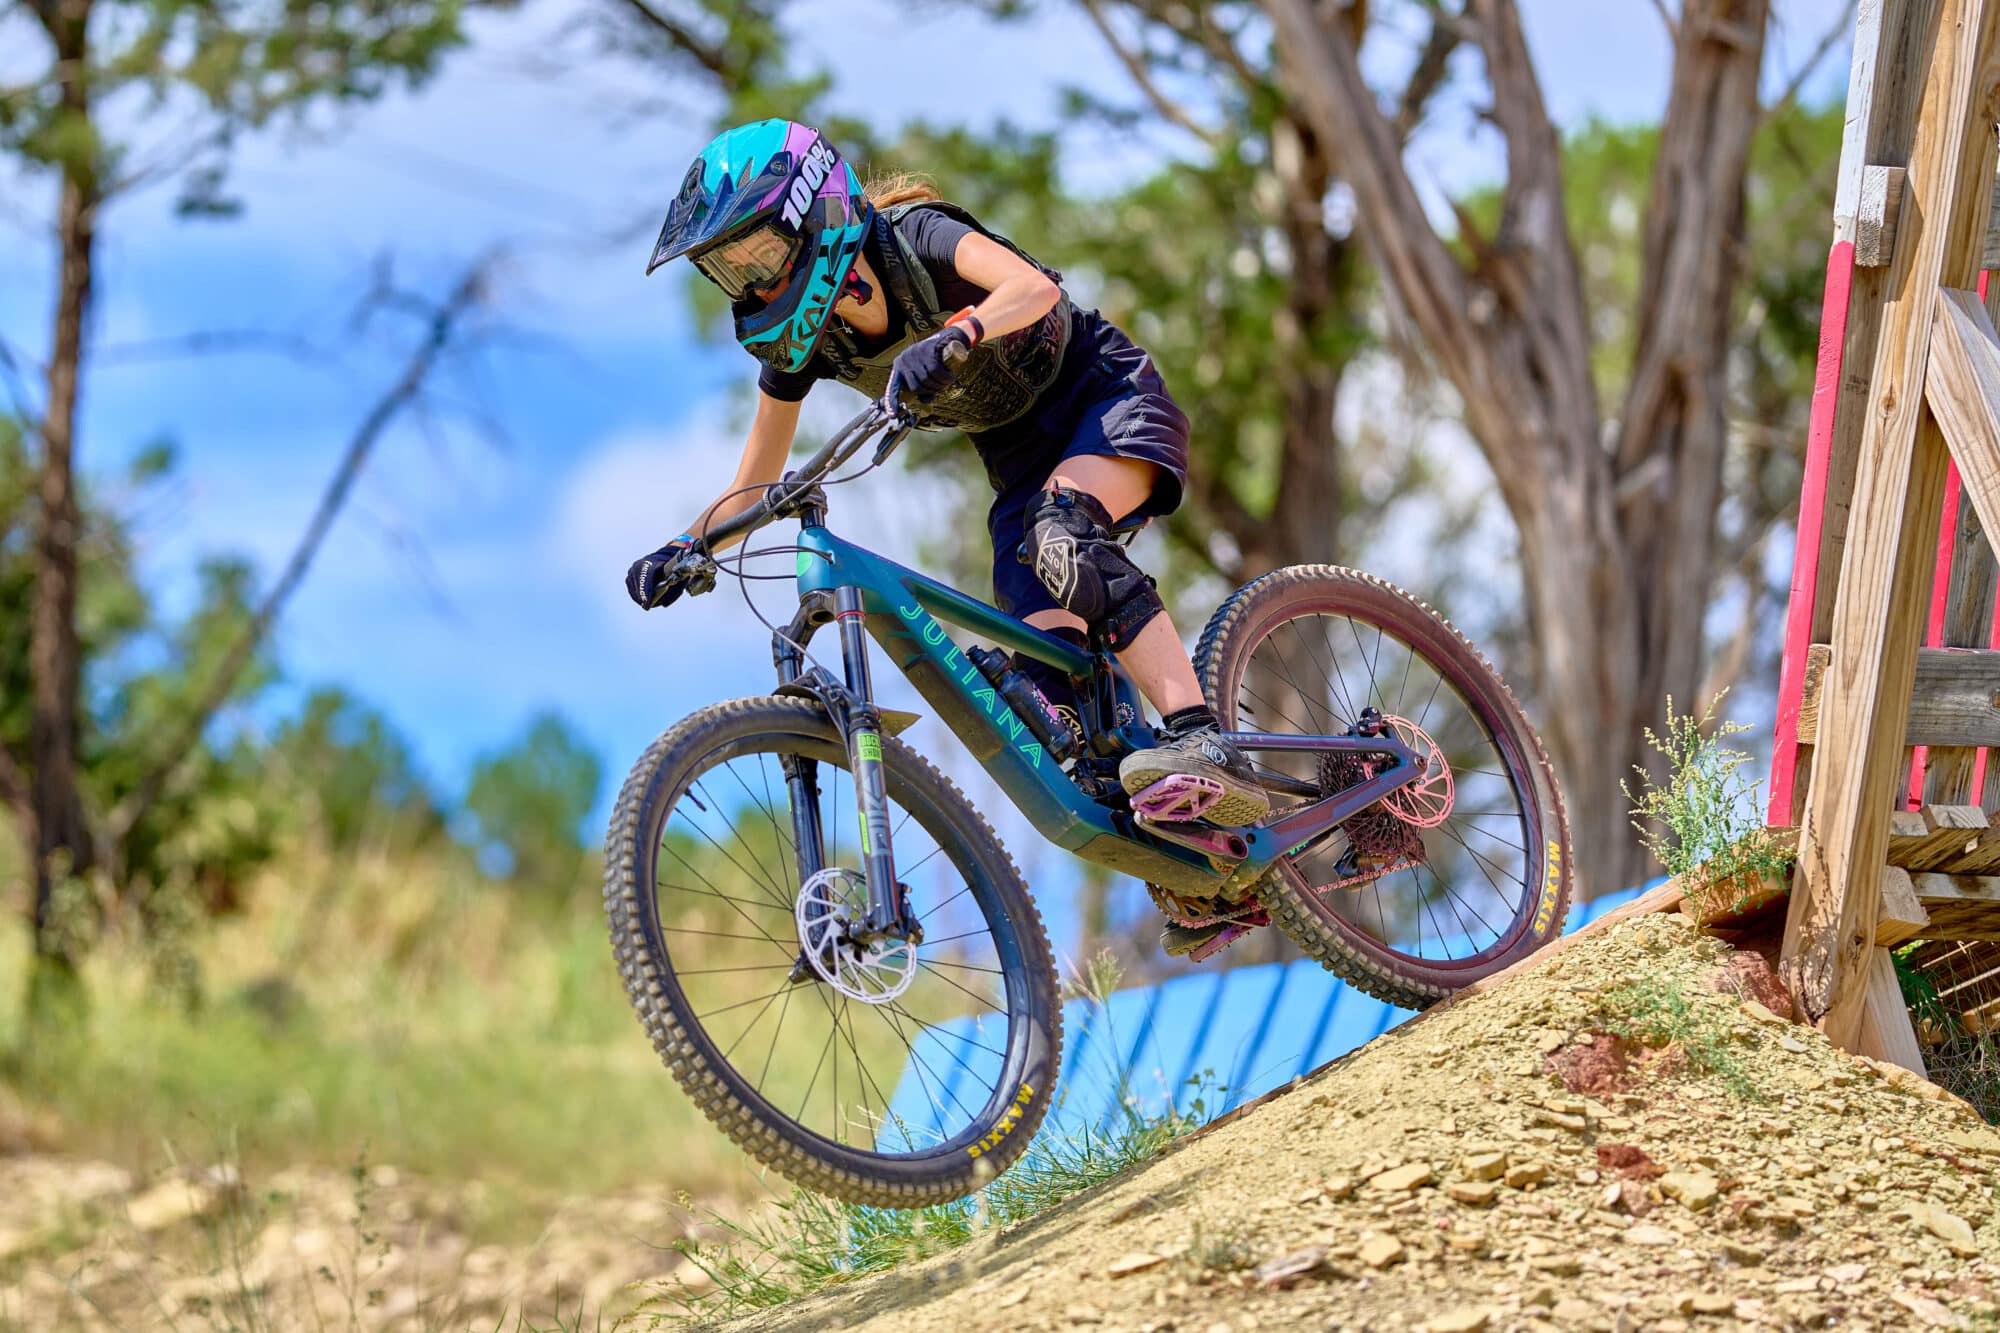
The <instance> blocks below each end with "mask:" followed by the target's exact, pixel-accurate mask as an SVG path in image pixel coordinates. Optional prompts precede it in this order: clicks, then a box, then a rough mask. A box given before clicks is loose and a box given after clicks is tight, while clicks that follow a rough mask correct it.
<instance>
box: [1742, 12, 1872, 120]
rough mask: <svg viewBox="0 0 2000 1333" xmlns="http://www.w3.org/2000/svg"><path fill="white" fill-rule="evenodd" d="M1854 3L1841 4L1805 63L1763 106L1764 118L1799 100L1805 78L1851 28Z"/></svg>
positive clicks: (1778, 112)
mask: <svg viewBox="0 0 2000 1333" xmlns="http://www.w3.org/2000/svg"><path fill="white" fill-rule="evenodd" d="M1856 3H1857V0H1847V3H1846V4H1845V5H1843V6H1841V10H1840V17H1839V18H1838V19H1836V20H1834V21H1833V22H1832V23H1831V24H1829V25H1827V29H1826V31H1825V32H1823V33H1821V34H1820V38H1819V42H1818V44H1817V45H1815V46H1814V47H1813V50H1812V54H1811V55H1809V56H1807V57H1806V62H1805V64H1803V65H1801V66H1799V68H1798V72H1797V73H1795V74H1793V75H1792V77H1791V81H1790V82H1789V83H1787V84H1786V85H1785V91H1784V92H1782V93H1780V94H1778V97H1777V100H1775V101H1773V102H1772V103H1771V104H1770V105H1769V106H1766V107H1765V108H1764V110H1763V111H1762V113H1761V115H1762V117H1763V118H1764V119H1765V120H1769V119H1770V118H1771V117H1772V116H1776V115H1782V114H1783V113H1784V112H1785V111H1786V110H1788V109H1789V108H1790V107H1791V105H1792V103H1794V102H1796V101H1798V100H1799V93H1800V92H1801V91H1803V90H1804V88H1805V86H1806V80H1808V79H1810V78H1811V77H1812V76H1813V74H1814V73H1815V72H1816V71H1817V70H1818V69H1819V67H1820V66H1821V65H1822V64H1824V63H1825V62H1826V58H1827V56H1828V55H1829V54H1830V53H1831V52H1832V50H1833V48H1834V47H1835V46H1836V45H1837V44H1838V43H1839V42H1840V39H1841V36H1842V35H1843V34H1845V33H1847V32H1849V31H1850V30H1852V29H1853V27H1854V9H1855V5H1856Z"/></svg>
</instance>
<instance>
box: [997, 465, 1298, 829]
mask: <svg viewBox="0 0 2000 1333" xmlns="http://www.w3.org/2000/svg"><path fill="white" fill-rule="evenodd" d="M1155 472H1156V469H1155V467H1154V465H1153V464H1151V463H1149V462H1147V461H1145V460H1143V459H1137V458H1130V457H1115V456H1105V455H1091V454H1084V455H1073V456H1071V457H1068V458H1065V459H1063V460H1062V462H1061V464H1060V465H1059V466H1058V467H1057V468H1056V470H1055V472H1054V473H1053V474H1052V475H1051V476H1050V478H1049V481H1048V486H1047V488H1046V489H1045V490H1044V491H1043V492H1042V494H1041V496H1040V497H1039V501H1038V503H1037V504H1036V506H1035V508H1034V509H1033V510H1031V511H1030V513H1029V515H1028V522H1027V553H1028V555H1029V557H1030V564H1031V566H1032V568H1033V569H1034V572H1035V576H1036V577H1037V578H1038V579H1039V580H1040V581H1041V582H1042V584H1043V585H1044V586H1045V587H1046V588H1047V589H1048V591H1049V593H1050V595H1051V596H1052V597H1053V598H1054V600H1055V601H1056V603H1057V604H1058V606H1059V607H1061V608H1062V610H1063V611H1064V612H1067V613H1068V616H1067V617H1066V619H1067V623H1069V624H1072V625H1074V624H1084V625H1086V626H1088V627H1089V628H1091V629H1094V630H1098V631H1101V632H1102V633H1103V634H1104V635H1105V637H1106V639H1107V640H1108V641H1109V642H1110V643H1111V646H1112V648H1113V649H1114V650H1115V651H1116V652H1117V653H1118V660H1119V662H1120V664H1122V665H1123V666H1124V667H1125V669H1126V670H1127V671H1129V672H1131V674H1132V677H1133V679H1134V681H1135V682H1136V683H1137V684H1138V686H1139V688H1140V690H1141V691H1143V692H1144V693H1145V695H1146V697H1147V698H1148V699H1149V700H1150V701H1151V702H1152V704H1153V706H1154V707H1155V708H1157V709H1159V710H1160V713H1161V716H1162V720H1163V722H1164V732H1163V735H1162V737H1161V743H1160V744H1159V745H1157V746H1155V747H1153V748H1152V749H1149V750H1142V751H1139V752H1138V753H1136V754H1133V755H1128V756H1127V757H1126V758H1125V760H1124V761H1123V762H1122V763H1121V764H1120V765H1119V770H1118V775H1119V780H1120V781H1121V782H1122V783H1123V784H1124V786H1125V789H1126V790H1127V791H1130V792H1134V793H1137V792H1139V791H1141V790H1144V789H1145V788H1147V787H1150V786H1152V785H1153V784H1154V783H1156V782H1159V781H1161V780H1162V779H1166V778H1180V779H1192V780H1195V781H1194V782H1193V783H1192V784H1191V785H1193V786H1196V787H1199V786H1200V785H1202V784H1203V783H1214V784H1216V785H1218V786H1219V787H1220V788H1221V791H1222V795H1221V797H1220V799H1219V800H1217V801H1216V803H1215V805H1214V806H1213V808H1212V809H1211V810H1210V812H1209V816H1208V817H1209V818H1212V819H1214V820H1216V821H1217V822H1218V823H1227V824H1247V823H1250V822H1252V821H1254V820H1257V819H1260V818H1262V817H1263V815H1264V813H1265V811H1267V810H1268V809H1270V798H1269V797H1268V796H1267V795H1266V794H1265V792H1264V790H1263V788H1262V787H1261V786H1259V785H1258V783H1257V781H1256V774H1255V770H1254V769H1253V768H1252V766H1251V764H1250V762H1249V761H1248V760H1247V759H1246V758H1245V757H1244V756H1243V754H1242V753H1241V752H1240V751H1238V750H1237V749H1236V748H1235V747H1234V746H1232V745H1230V744H1229V743H1228V742H1226V741H1224V740H1222V739H1221V737H1220V735H1219V734H1218V733H1219V728H1218V726H1217V724H1216V718H1215V714H1214V713H1213V712H1211V711H1210V710H1209V707H1208V704H1207V702H1206V701H1205V700H1204V699H1203V697H1202V693H1201V685H1200V683H1199V682H1198V681H1197V680H1196V679H1195V674H1194V665H1193V663H1192V662H1190V661H1189V660H1188V655H1187V651H1186V649H1184V648H1183V647H1182V646H1181V641H1180V635H1179V634H1178V633H1177V632H1176V631H1175V630H1174V627H1173V622H1172V620H1171V618H1170V617H1169V616H1168V615H1167V613H1166V608H1165V607H1164V606H1163V605H1161V603H1160V598H1159V594H1158V593H1157V592H1156V591H1154V589H1153V586H1152V580H1151V579H1149V578H1147V577H1146V576H1145V575H1144V574H1143V573H1142V572H1141V571H1140V570H1139V567H1138V566H1137V565H1135V564H1134V563H1133V562H1132V558H1131V556H1130V555H1129V554H1128V553H1127V552H1126V550H1125V548H1124V547H1123V546H1121V545H1119V544H1118V543H1116V542H1115V541H1113V540H1112V538H1111V534H1110V526H1111V523H1112V522H1114V521H1115V519H1116V516H1119V515H1123V514H1128V513H1130V512H1132V511H1133V510H1135V509H1137V508H1138V507H1139V506H1140V505H1141V504H1143V503H1144V502H1145V501H1146V499H1147V498H1148V497H1149V496H1150V495H1151V494H1152V491H1153V487H1154V485H1155V484H1156V476H1155ZM1057 614H1058V613H1057V612H1055V611H1053V610H1048V609H1045V610H1043V611H1042V612H1040V613H1039V617H1038V616H1037V615H1030V616H1029V617H1028V620H1029V623H1031V624H1033V623H1038V620H1039V623H1041V624H1044V625H1052V624H1055V623H1061V622H1058V621H1057V620H1056V615H1057ZM1211 790H1212V788H1211Z"/></svg>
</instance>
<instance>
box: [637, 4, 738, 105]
mask: <svg viewBox="0 0 2000 1333" xmlns="http://www.w3.org/2000/svg"><path fill="white" fill-rule="evenodd" d="M622 3H623V4H624V6H625V8H626V9H628V10H630V11H631V12H632V14H633V15H634V16H635V17H637V18H638V19H639V21H640V22H642V23H644V24H645V25H646V26H648V27H650V28H652V29H653V30H654V31H656V32H658V33H660V34H661V35H663V36H664V37H666V39H667V40H668V41H669V42H671V43H673V45H674V46H675V48H676V49H678V50H680V51H682V52H684V53H686V54H687V55H688V56H690V57H692V58H693V60H694V61H695V63H697V64H699V65H700V66H701V67H702V68H703V69H705V70H707V71H708V72H709V73H710V74H713V75H714V76H715V77H716V78H718V79H720V80H721V81H722V83H723V86H725V87H728V88H731V90H732V91H733V90H734V84H735V80H734V78H733V77H732V74H731V71H730V68H729V57H728V54H727V53H726V52H725V51H724V50H723V49H722V48H721V47H720V46H718V45H716V44H715V43H713V42H706V41H703V40H702V39H701V38H700V37H698V36H696V35H695V33H694V32H693V30H691V29H690V28H688V26H687V25H686V24H684V23H682V22H680V21H679V20H678V19H676V18H674V17H673V16H672V15H670V14H665V13H662V12H661V11H660V10H658V9H656V8H654V7H653V6H652V5H650V4H648V3H647V0H622Z"/></svg>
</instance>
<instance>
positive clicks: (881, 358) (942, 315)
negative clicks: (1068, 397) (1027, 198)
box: [818, 200, 1070, 433]
mask: <svg viewBox="0 0 2000 1333" xmlns="http://www.w3.org/2000/svg"><path fill="white" fill-rule="evenodd" d="M915 208H935V209H937V210H938V211H939V212H942V213H943V214H945V216H947V217H949V218H951V219H952V220H954V221H956V222H962V223H964V224H965V225H966V226H968V227H971V228H972V229H973V230H974V231H976V232H978V233H979V234H980V235H982V236H985V237H987V238H988V239H990V240H993V241H995V242H997V243H999V244H1001V245H1004V246H1006V247H1007V248H1008V249H1009V250H1012V251H1013V252H1014V253H1015V254H1017V255H1020V256H1021V258H1023V259H1025V260H1027V261H1028V262H1029V263H1030V264H1034V266H1035V268H1036V269H1038V270H1039V271H1040V272H1042V273H1044V274H1047V275H1048V277H1049V278H1050V279H1051V280H1053V281H1055V282H1061V281H1062V275H1061V274H1060V273H1057V272H1055V271H1054V270H1053V269H1049V268H1046V267H1044V266H1043V265H1041V264H1039V263H1036V261H1035V259H1034V258H1033V257H1032V256H1031V255H1029V254H1027V253H1026V252H1024V251H1023V250H1022V249H1021V247H1019V246H1018V245H1015V244H1014V243H1013V242H1012V241H1010V240H1008V239H1007V238H1006V237H1004V236H1000V235H996V234H995V233H993V232H991V231H988V230H987V229H986V228H985V227H984V226H982V225H980V223H979V221H978V220H977V219H976V218H974V217H973V216H972V214H970V213H968V212H966V211H965V210H964V209H962V208H960V207H959V206H958V205H956V204H947V203H944V202H942V201H939V200H921V201H918V202H915V203H909V204H898V205H897V206H896V207H894V208H891V209H888V210H886V211H883V212H878V213H877V214H876V215H875V222H874V226H875V229H876V233H875V236H874V238H873V240H874V245H873V247H872V249H871V252H870V255H869V258H870V260H871V261H879V262H880V264H881V269H882V272H881V275H880V276H881V278H882V284H883V286H885V287H887V288H888V296H889V299H890V300H892V301H894V302H895V303H896V308H897V309H898V310H900V311H901V312H902V315H903V336H902V337H901V338H899V339H898V340H897V341H895V342H894V343H892V344H890V345H889V346H887V347H884V348H882V349H881V350H880V351H877V352H872V353H869V354H868V355H866V356H864V355H862V354H861V351H860V348H859V346H858V345H857V343H856V341H855V338H854V333H853V331H852V330H851V329H848V328H845V327H843V326H841V325H838V324H835V325H831V326H829V327H828V329H827V331H826V336H825V338H824V339H822V340H821V342H820V345H819V352H818V354H819V355H820V356H823V357H825V358H826V360H827V363H828V365H830V366H831V367H832V368H833V373H834V378H835V379H838V380H839V381H840V382H841V383H843V384H851V385H853V386H854V387H855V388H857V389H859V390H860V391H861V392H862V393H864V394H866V395H868V397H870V398H880V397H881V396H882V395H883V393H885V392H886V391H887V390H888V388H889V370H890V368H891V367H892V366H893V365H895V362H896V356H897V354H898V353H900V352H901V351H902V350H903V349H904V348H906V347H908V346H909V345H910V344H912V343H914V342H917V341H919V340H920V339H923V338H927V337H929V336H930V335H931V334H933V333H936V332H937V331H938V330H939V329H941V328H943V327H944V324H945V321H946V320H948V319H950V318H951V317H952V316H953V315H954V314H956V313H957V311H956V310H947V309H945V308H944V306H943V304H942V302H941V300H940V298H939V296H938V293H937V287H936V284H934V283H933V282H932V281H931V275H930V271H929V270H928V269H926V268H925V267H924V263H923V260H922V259H921V258H919V257H918V255H917V253H916V252H915V251H914V250H913V249H911V247H910V245H909V243H908V242H907V241H905V240H904V239H903V237H902V235H901V233H900V232H899V231H898V230H897V229H896V223H897V222H898V221H899V220H900V219H901V218H902V217H903V216H904V215H905V214H906V213H908V212H909V211H910V210H911V209H915ZM1069 331H1070V303H1069V295H1068V293H1064V294H1063V295H1062V296H1061V297H1059V298H1058V299H1057V301H1056V304H1055V308H1054V309H1052V310H1050V311H1049V312H1048V313H1047V314H1046V315H1043V316H1042V317H1041V318H1040V319H1038V320H1036V321H1035V322H1034V323H1033V324H1030V325H1029V326H1028V327H1027V328H1025V329H1016V330H1015V331H1014V332H1012V333H1003V334H1000V335H999V336H998V337H994V338H988V339H986V340H984V341H982V342H981V343H980V344H979V345H978V346H976V347H974V348H973V349H972V351H971V352H970V353H969V354H968V355H967V356H966V358H965V361H964V362H963V363H962V364H961V365H960V366H959V368H958V374H957V376H956V377H955V378H953V380H952V382H951V384H950V385H949V386H948V387H946V388H945V389H944V390H943V391H942V392H940V393H939V394H938V395H937V397H935V398H933V399H932V400H931V401H930V402H928V403H922V404H917V405H916V412H917V424H918V425H920V426H923V427H925V428H927V429H948V430H962V431H966V432H968V433H976V432H979V431H988V430H993V429H996V428H997V427H1000V426H1004V425H1006V424H1007V423H1008V422H1010V421H1012V420H1014V419H1015V418H1016V417H1018V416H1020V415H1021V414H1022V413H1024V412H1026V411H1027V410H1028V409H1029V408H1030V407H1032V406H1034V404H1035V399H1037V398H1038V397H1040V396H1041V393H1042V390H1044V389H1046V388H1048V387H1049V385H1051V384H1053V383H1055V378H1056V372H1057V371H1059V370H1060V369H1062V360H1063V353H1064V352H1065V351H1066V350H1068V348H1069Z"/></svg>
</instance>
